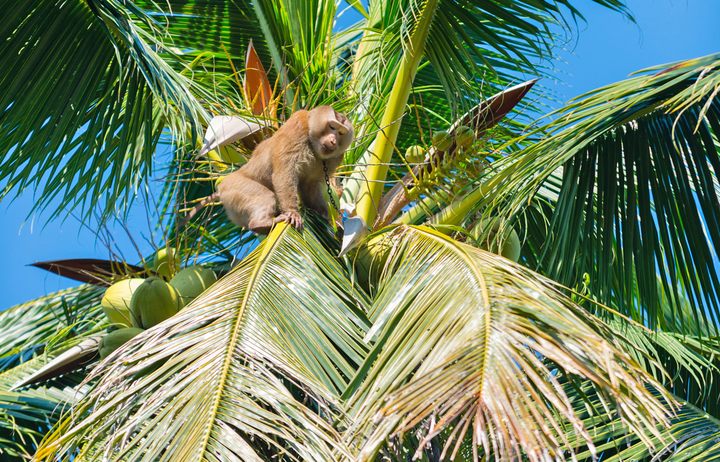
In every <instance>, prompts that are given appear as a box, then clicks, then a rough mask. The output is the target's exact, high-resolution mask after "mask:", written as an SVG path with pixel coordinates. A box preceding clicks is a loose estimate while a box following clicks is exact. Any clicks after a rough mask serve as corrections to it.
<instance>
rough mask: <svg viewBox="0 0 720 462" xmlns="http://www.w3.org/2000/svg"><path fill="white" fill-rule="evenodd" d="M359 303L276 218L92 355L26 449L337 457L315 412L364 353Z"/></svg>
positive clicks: (318, 254) (49, 454)
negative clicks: (234, 256)
mask: <svg viewBox="0 0 720 462" xmlns="http://www.w3.org/2000/svg"><path fill="white" fill-rule="evenodd" d="M319 237H320V238H321V239H325V238H323V237H322V236H319ZM367 304H368V302H367V300H366V297H365V296H364V295H362V293H360V292H358V291H357V290H356V289H354V288H353V287H351V285H350V283H349V279H348V278H347V276H346V275H345V273H344V271H343V269H342V268H341V267H340V266H339V264H338V263H337V261H336V260H335V259H334V258H333V257H332V256H331V255H330V254H329V253H328V251H327V250H325V248H324V247H323V245H322V244H321V243H320V241H319V240H318V238H316V237H314V236H313V234H311V232H310V231H309V230H306V231H305V232H304V234H303V235H302V236H301V235H300V234H298V233H297V232H296V231H295V230H293V229H291V228H288V227H286V226H284V225H280V226H277V227H276V228H275V229H274V230H273V232H272V233H271V234H270V235H269V236H268V237H267V238H266V239H265V240H264V241H263V242H262V244H261V245H260V246H259V247H258V249H256V250H255V251H254V252H252V253H251V254H250V255H249V256H248V257H246V258H245V259H244V260H243V261H242V262H241V263H240V264H239V265H238V266H237V267H235V268H234V269H233V270H232V271H231V272H230V273H229V274H228V275H226V276H225V277H223V278H222V279H220V280H219V281H218V282H217V283H215V284H214V285H213V286H212V288H211V289H209V290H208V291H206V292H205V293H204V294H203V295H201V296H200V297H198V298H197V299H196V300H195V301H194V302H193V303H192V304H191V305H189V306H187V307H186V308H185V309H184V310H183V311H181V312H180V313H179V314H177V315H176V316H173V317H172V318H170V319H169V320H167V321H165V322H164V323H161V324H159V325H158V326H156V327H154V328H152V329H150V330H147V331H145V332H144V333H143V334H141V335H139V336H137V337H135V338H134V339H133V340H131V341H130V342H128V343H127V344H125V345H123V346H122V347H121V348H120V349H119V350H117V351H116V352H115V353H114V354H113V355H112V356H110V357H108V358H107V359H106V360H105V361H104V362H103V363H101V365H100V366H99V367H98V368H97V369H96V370H95V371H94V372H93V374H92V376H91V377H90V379H89V380H91V381H93V380H95V379H97V382H95V383H96V384H95V385H93V387H92V389H91V391H90V393H89V394H88V395H87V397H86V398H84V399H83V400H82V401H81V402H80V403H79V404H78V405H77V406H76V407H75V408H74V409H73V412H72V414H70V415H68V418H67V420H65V421H64V422H63V423H62V424H61V425H59V426H58V427H57V428H56V429H55V431H54V433H52V434H51V435H50V436H49V438H48V439H47V440H46V441H45V442H44V443H43V446H42V447H41V448H40V450H39V452H38V456H37V457H38V459H39V460H55V458H56V457H63V456H67V455H69V454H74V453H75V451H78V453H77V454H78V457H79V460H83V458H84V457H89V458H91V459H92V457H95V456H92V457H91V456H89V455H90V454H104V456H105V457H108V458H112V459H121V460H140V459H144V460H167V461H178V462H181V461H185V460H196V459H197V457H198V455H200V456H201V457H203V458H208V459H211V460H212V459H213V458H218V459H219V460H241V459H242V460H246V459H250V460H257V459H258V458H269V457H271V454H280V455H282V456H284V457H288V458H289V459H290V460H335V457H337V454H345V455H347V448H344V447H343V444H342V441H341V438H340V437H339V435H338V434H337V433H336V431H335V430H334V429H333V428H332V426H331V425H330V423H329V422H328V421H327V420H326V419H329V418H331V417H332V416H333V415H336V413H337V411H338V410H339V408H337V407H333V405H334V404H335V405H336V404H337V397H338V396H339V394H340V392H341V391H342V390H343V389H344V388H345V387H346V386H347V383H348V381H349V380H350V377H351V376H352V374H354V373H355V370H356V368H357V365H358V364H359V363H360V362H361V361H362V360H363V359H364V357H365V354H366V352H367V349H366V347H365V344H364V343H363V341H362V338H363V336H364V335H365V332H366V330H367V328H368V321H367V320H366V317H365V310H366V309H367V308H366V307H367ZM291 389H294V392H295V393H299V392H302V396H303V398H302V399H300V398H298V396H296V395H294V394H293V393H291ZM335 451H338V452H337V453H335Z"/></svg>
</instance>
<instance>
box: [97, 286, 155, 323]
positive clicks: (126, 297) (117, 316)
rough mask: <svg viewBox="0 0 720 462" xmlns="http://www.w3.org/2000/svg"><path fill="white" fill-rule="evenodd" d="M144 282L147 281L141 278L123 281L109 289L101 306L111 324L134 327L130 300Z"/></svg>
mask: <svg viewBox="0 0 720 462" xmlns="http://www.w3.org/2000/svg"><path fill="white" fill-rule="evenodd" d="M143 281H145V280H144V279H141V278H132V279H123V280H122V281H118V282H116V283H115V284H113V285H111V286H110V287H108V288H107V290H106V291H105V295H103V298H102V300H101V301H100V305H102V310H103V312H105V315H106V316H107V317H108V319H110V322H111V323H114V324H122V325H124V326H128V327H129V326H131V325H132V314H130V299H131V298H132V294H133V292H135V289H137V288H138V286H139V285H140V284H142V283H143Z"/></svg>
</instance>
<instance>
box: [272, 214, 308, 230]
mask: <svg viewBox="0 0 720 462" xmlns="http://www.w3.org/2000/svg"><path fill="white" fill-rule="evenodd" d="M280 222H285V223H290V224H291V225H292V226H294V227H295V229H298V230H300V229H302V227H303V219H302V217H301V216H300V214H299V213H298V212H297V211H296V210H288V211H287V212H285V213H281V214H280V215H278V216H277V217H275V219H274V220H273V223H280Z"/></svg>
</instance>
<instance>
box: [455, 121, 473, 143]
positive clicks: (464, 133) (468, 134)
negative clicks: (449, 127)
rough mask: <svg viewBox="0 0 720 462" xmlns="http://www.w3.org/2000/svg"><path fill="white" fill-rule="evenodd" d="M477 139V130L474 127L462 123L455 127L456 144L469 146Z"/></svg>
mask: <svg viewBox="0 0 720 462" xmlns="http://www.w3.org/2000/svg"><path fill="white" fill-rule="evenodd" d="M474 141H475V132H474V131H473V129H472V128H470V127H466V126H465V125H460V126H459V127H458V128H456V129H455V144H456V145H457V146H458V147H460V148H468V147H470V145H472V144H473V142H474Z"/></svg>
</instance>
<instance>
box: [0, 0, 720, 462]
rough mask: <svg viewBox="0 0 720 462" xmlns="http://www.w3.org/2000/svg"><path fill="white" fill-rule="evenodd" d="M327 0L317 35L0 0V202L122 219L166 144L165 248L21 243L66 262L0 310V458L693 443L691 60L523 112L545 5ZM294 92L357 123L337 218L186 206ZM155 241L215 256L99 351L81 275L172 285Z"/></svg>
mask: <svg viewBox="0 0 720 462" xmlns="http://www.w3.org/2000/svg"><path fill="white" fill-rule="evenodd" d="M21 3H22V2H21ZM348 3H349V5H347V9H350V10H351V11H352V12H353V14H354V17H357V23H354V24H347V23H348V21H343V22H342V23H343V24H346V25H345V26H343V27H341V26H340V24H341V22H339V21H338V20H337V18H338V17H339V16H340V15H341V14H342V13H343V10H342V9H339V8H340V7H339V5H338V4H337V3H336V2H334V1H327V0H280V1H268V0H256V1H254V2H246V1H222V0H216V1H203V0H183V1H179V0H178V1H176V0H168V1H167V2H157V3H156V2H150V1H144V0H137V1H135V2H131V1H120V0H93V1H87V2H67V1H61V0H44V1H40V2H28V4H24V3H23V4H21V5H15V4H13V6H8V7H7V8H4V9H3V11H7V12H8V13H7V14H8V17H7V18H6V19H5V20H4V21H2V23H0V37H1V38H2V39H3V40H2V43H3V44H4V45H3V47H2V48H0V63H2V64H4V68H5V69H11V70H12V72H7V73H5V74H3V75H1V76H0V88H3V91H2V92H0V111H1V112H0V126H1V127H2V133H4V134H5V135H4V136H3V137H2V139H0V152H1V153H2V155H3V162H2V164H1V165H0V180H2V181H3V183H4V189H3V190H2V193H0V194H2V195H1V196H0V198H4V197H10V196H12V195H13V194H18V193H20V192H22V191H24V190H26V189H28V188H37V190H38V193H37V196H38V200H37V205H36V207H37V208H38V209H41V210H42V209H44V208H45V207H46V206H48V204H50V203H51V202H52V201H57V200H59V202H60V207H59V208H58V209H57V210H58V212H57V213H53V214H50V216H51V217H54V216H55V215H62V214H63V213H67V212H68V211H74V212H77V213H80V214H81V216H83V217H85V218H86V219H89V217H90V216H91V215H92V214H98V215H99V216H100V217H101V219H102V220H105V219H109V218H110V217H112V216H114V215H117V214H120V215H122V214H123V213H125V212H126V211H127V207H128V206H129V204H130V203H131V202H132V200H133V198H134V197H135V196H136V194H137V190H138V188H140V187H142V186H143V185H145V184H146V182H147V180H148V178H149V175H150V174H151V173H152V172H153V169H155V171H157V170H158V169H160V161H159V159H158V155H157V154H156V152H157V150H158V147H159V146H160V145H161V144H163V145H169V146H170V149H171V151H172V156H171V159H170V160H169V165H168V166H167V171H166V172H164V174H165V181H164V184H163V188H162V191H161V193H160V203H159V206H158V208H159V210H160V213H159V218H158V223H157V225H158V226H159V227H161V228H162V229H163V230H164V235H165V236H166V241H165V242H163V243H161V246H162V247H165V249H166V252H170V251H171V250H174V252H175V253H174V254H172V253H167V254H166V255H165V258H169V261H170V262H171V263H170V264H169V266H165V267H161V266H160V264H159V263H158V261H159V256H158V255H156V256H155V261H154V263H153V262H152V261H150V260H151V259H148V261H143V262H140V263H139V264H138V265H137V266H134V265H133V263H138V262H90V263H89V262H87V261H84V262H79V261H65V262H55V263H52V264H45V265H44V267H47V268H50V269H53V270H55V271H58V272H60V273H61V274H65V275H69V276H72V277H75V278H77V279H80V280H83V281H86V282H87V283H86V284H83V285H80V286H78V287H77V288H74V289H69V290H66V291H62V292H58V293H55V294H51V295H48V296H46V297H43V298H41V299H38V300H33V301H30V302H28V303H25V304H22V305H18V306H16V307H13V308H11V309H8V310H6V311H4V312H2V313H0V326H2V328H3V332H4V334H3V335H2V336H0V387H2V388H1V389H0V441H1V442H2V444H0V454H2V455H3V456H4V457H7V458H9V459H11V460H23V459H26V458H31V457H34V458H35V459H36V460H57V459H62V460H65V459H67V460H91V461H94V460H133V461H134V460H149V461H150V460H152V461H155V460H167V461H186V460H187V461H190V460H193V461H194V460H207V461H233V460H274V459H283V460H320V461H327V460H408V458H412V457H416V458H424V459H427V460H477V459H497V460H517V459H520V458H526V459H528V460H533V461H534V460H538V461H541V460H564V459H594V458H598V457H602V458H603V459H607V460H631V459H632V460H640V459H643V458H648V459H649V458H651V457H653V456H654V455H658V457H665V456H668V457H671V458H673V460H710V459H712V458H713V457H717V456H718V455H720V450H719V449H718V447H717V444H716V443H715V440H716V438H717V435H718V433H720V425H719V424H718V422H717V420H715V417H716V416H718V415H720V414H718V412H719V408H718V405H717V403H716V401H714V400H713V399H712V397H713V396H714V395H713V393H714V390H715V388H716V387H717V385H716V383H717V380H713V379H716V378H717V377H716V376H717V370H716V364H715V363H716V357H717V354H718V353H719V352H720V349H719V348H718V345H717V341H716V336H717V332H716V325H717V323H716V319H717V316H718V314H720V311H719V308H720V304H719V303H718V295H720V290H719V289H720V281H719V280H718V276H717V275H718V272H717V257H716V255H717V251H718V247H717V244H718V243H720V235H719V234H718V230H717V229H716V228H717V227H715V226H713V224H714V223H716V222H717V219H716V218H717V217H718V216H720V202H719V201H718V196H717V194H718V191H719V189H718V184H717V176H716V175H717V171H718V169H720V158H719V156H718V132H719V131H720V106H719V105H720V99H718V97H717V93H718V91H717V89H718V88H719V85H720V72H718V65H719V63H720V55H711V56H707V57H702V58H697V59H693V60H688V61H683V62H680V63H675V64H672V65H664V66H659V67H657V68H652V69H647V70H644V71H641V72H640V73H639V74H637V75H636V76H634V77H632V78H630V79H628V80H625V81H623V82H619V83H616V84H613V85H610V86H608V87H605V88H601V89H598V90H595V91H593V92H590V93H589V94H586V95H583V96H582V97H580V98H578V99H577V100H575V101H572V102H570V103H569V104H568V105H567V106H565V107H563V108H561V109H559V110H557V111H555V112H553V113H551V114H549V115H547V116H544V117H539V114H538V110H537V108H535V107H533V106H532V105H531V104H525V105H518V103H519V102H520V100H522V99H523V97H524V96H525V95H526V94H527V93H528V92H529V91H531V88H532V91H535V92H538V94H541V93H542V92H543V91H544V90H543V89H542V88H538V86H537V85H535V86H533V85H534V83H535V80H530V81H527V82H524V83H521V84H519V85H517V84H516V81H517V80H518V77H517V76H518V75H527V74H531V75H536V76H542V74H543V69H542V67H541V66H540V65H538V64H536V63H538V62H542V60H543V59H547V58H550V57H551V56H552V51H553V43H554V35H553V31H554V30H557V29H556V27H557V26H558V25H559V26H561V27H570V26H569V24H570V21H571V20H572V19H574V18H582V16H581V13H580V11H578V10H577V9H576V8H575V7H574V6H573V2H571V1H569V0H556V1H551V2H544V1H543V2H538V1H533V0H521V1H514V2H497V1H487V2H479V1H461V0H394V1H370V2H369V4H368V2H357V1H352V2H348ZM596 3H598V4H600V5H603V6H605V7H607V8H611V9H614V10H616V11H618V12H619V14H625V15H628V16H629V12H628V11H627V10H626V8H625V5H624V3H623V2H622V1H620V0H596ZM346 14H347V13H346ZM320 104H331V105H332V106H333V107H335V108H336V109H337V110H338V111H342V112H344V113H346V114H348V116H349V117H350V118H351V119H352V122H353V125H354V126H355V132H356V140H355V142H354V143H353V146H352V147H351V149H350V151H348V153H347V154H346V156H345V162H344V165H343V166H342V167H341V169H340V171H339V177H340V180H341V184H342V187H343V191H342V194H341V195H340V196H339V197H334V198H333V192H332V191H331V188H330V185H328V195H329V196H330V197H328V199H329V200H330V199H332V200H333V202H335V203H337V204H339V205H341V206H342V208H343V209H344V211H343V213H345V214H346V215H347V217H346V218H347V220H346V221H345V226H344V236H340V235H341V234H342V233H343V230H342V229H339V230H338V229H335V227H334V226H333V225H331V224H328V223H325V222H323V220H319V219H318V217H314V216H312V215H311V214H309V215H308V216H307V219H308V220H309V222H310V226H309V227H308V228H307V229H306V230H304V231H303V232H302V233H301V232H298V231H296V230H295V229H293V228H291V227H288V226H285V225H282V224H281V225H277V226H276V227H275V228H274V229H273V230H272V231H271V233H270V234H269V235H268V236H267V237H266V238H264V239H261V240H259V239H258V238H257V237H256V236H254V235H252V234H251V233H248V232H246V231H244V230H239V229H237V228H236V227H235V226H233V225H232V224H231V223H230V222H229V221H228V220H227V219H226V218H225V217H224V216H223V214H222V213H220V211H219V210H218V209H217V208H212V207H208V208H207V209H205V210H204V211H203V212H202V213H200V214H198V216H196V217H195V218H193V219H192V220H190V222H189V223H188V224H187V226H185V225H184V223H183V220H182V218H183V216H184V214H185V212H186V211H187V209H188V208H191V207H193V206H194V205H195V204H197V203H198V202H199V201H200V200H202V199H203V198H204V197H206V196H208V195H209V194H210V193H211V192H212V191H213V187H214V186H213V185H214V182H215V181H221V179H222V176H223V175H224V174H227V172H229V171H231V170H233V169H235V168H237V167H238V166H239V165H241V164H242V163H243V162H244V161H245V159H246V158H247V156H248V155H249V154H250V152H251V150H252V147H253V146H254V145H255V144H257V142H259V141H260V140H262V139H263V138H264V137H267V136H269V135H270V134H271V133H272V132H273V130H274V128H275V127H277V126H278V125H279V124H280V123H282V121H283V120H284V119H286V118H287V116H289V114H291V113H292V112H293V111H294V110H296V109H298V108H302V107H311V106H317V105H320ZM511 111H512V112H513V113H514V114H516V115H517V117H513V118H504V117H505V116H506V115H507V114H509V113H511ZM443 132H447V134H444V133H443ZM203 134H204V136H203ZM461 134H462V135H461ZM443 137H445V138H446V139H445V140H442V138H443ZM408 148H410V149H408ZM418 153H419V154H418ZM336 212H338V211H337V210H336ZM181 224H182V226H181ZM339 254H340V255H341V256H338V255H339ZM499 254H502V255H499ZM505 257H509V258H505ZM173 260H176V261H178V262H181V263H182V266H190V265H192V264H200V265H202V266H203V267H204V268H205V269H212V270H214V271H215V272H216V273H217V274H219V275H220V276H221V277H220V278H219V280H218V281H217V282H214V283H208V284H207V285H206V286H209V287H206V286H205V285H204V286H203V287H202V289H205V290H200V291H199V292H202V293H201V294H200V295H199V296H197V298H194V299H193V300H192V301H189V300H188V301H189V303H187V306H185V307H184V308H182V310H180V311H179V312H177V314H174V315H172V316H169V317H168V319H166V320H165V321H163V322H161V323H159V324H157V325H155V326H152V327H149V328H147V329H146V330H144V331H143V332H142V333H140V334H139V335H137V336H134V337H133V338H132V339H130V340H129V341H127V342H126V343H124V344H123V345H122V346H120V347H119V348H117V349H116V350H115V351H113V352H111V353H109V355H108V356H107V357H105V358H104V359H103V360H101V361H98V358H97V355H96V352H97V350H98V343H99V342H102V341H103V340H102V339H104V338H106V336H107V335H108V334H107V331H108V329H110V330H112V329H114V328H116V327H117V326H116V325H112V326H111V324H110V320H109V319H108V317H107V309H105V311H103V309H102V308H101V298H102V297H103V295H104V294H105V288H104V287H103V286H107V285H109V284H111V283H113V282H116V281H119V280H126V279H127V278H130V277H143V278H145V277H148V276H160V277H165V278H166V279H170V278H172V277H173V276H174V273H175V272H177V270H178V269H179V268H176V267H175V265H174V264H172V261H173ZM513 260H515V261H513ZM213 280H214V277H213ZM170 284H171V285H172V284H173V282H172V281H171V283H170ZM173 287H175V286H173ZM180 295H181V296H183V294H180ZM194 295H195V294H194ZM194 295H193V297H194ZM184 302H185V301H184V300H183V303H184ZM103 306H105V302H103ZM173 312H174V311H173ZM128 319H129V318H128ZM113 321H114V322H117V319H113ZM128 322H130V321H128ZM133 322H136V321H133ZM143 327H147V326H143ZM103 356H105V355H103Z"/></svg>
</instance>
